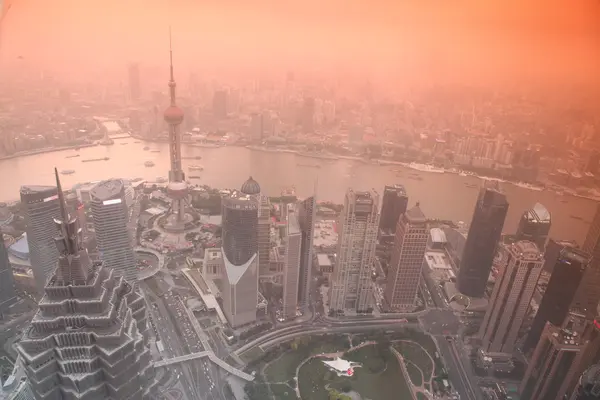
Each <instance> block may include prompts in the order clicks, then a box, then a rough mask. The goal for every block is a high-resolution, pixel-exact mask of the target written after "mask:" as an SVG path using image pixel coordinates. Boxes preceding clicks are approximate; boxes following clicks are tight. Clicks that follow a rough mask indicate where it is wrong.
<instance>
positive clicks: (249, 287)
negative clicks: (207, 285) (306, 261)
mask: <svg viewBox="0 0 600 400" xmlns="http://www.w3.org/2000/svg"><path fill="white" fill-rule="evenodd" d="M251 186H252V187H251ZM249 192H250V193H253V194H246V193H249ZM259 193H260V186H258V183H257V182H256V181H253V182H246V183H244V185H243V186H242V191H240V192H238V191H234V192H233V193H231V194H229V195H228V196H225V197H224V198H223V200H222V207H223V212H222V221H223V222H222V256H223V264H224V266H223V291H222V297H223V312H224V313H225V316H226V318H227V320H228V321H229V324H230V325H231V326H232V327H238V326H241V325H245V324H248V323H251V322H254V321H255V320H256V307H257V305H258V272H259V271H258V263H259V260H258V212H259V211H258V210H259V196H260V195H259Z"/></svg>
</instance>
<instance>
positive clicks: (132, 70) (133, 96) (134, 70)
mask: <svg viewBox="0 0 600 400" xmlns="http://www.w3.org/2000/svg"><path fill="white" fill-rule="evenodd" d="M128 73H129V98H130V100H131V101H137V100H139V99H140V97H141V90H142V89H141V83H140V66H139V64H131V65H129V68H128Z"/></svg>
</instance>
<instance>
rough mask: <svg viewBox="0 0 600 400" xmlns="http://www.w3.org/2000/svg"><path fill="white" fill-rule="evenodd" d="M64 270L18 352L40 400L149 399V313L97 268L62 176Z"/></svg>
mask: <svg viewBox="0 0 600 400" xmlns="http://www.w3.org/2000/svg"><path fill="white" fill-rule="evenodd" d="M55 173H56V183H57V187H58V195H59V201H60V205H61V218H60V219H55V220H54V221H55V224H56V227H57V229H58V236H57V237H56V238H55V242H56V247H57V249H58V252H59V258H58V263H57V266H56V269H55V271H54V273H53V274H52V276H51V278H50V279H49V280H48V282H47V283H46V286H45V289H44V296H43V298H42V299H41V300H40V302H39V310H38V312H37V313H36V315H35V316H34V317H33V320H32V321H31V325H30V326H29V327H28V328H27V329H25V331H24V333H23V337H22V339H21V341H20V342H19V344H18V345H17V350H18V352H19V354H20V355H21V357H22V360H23V364H24V368H25V373H26V375H27V377H28V379H29V382H30V384H31V389H32V391H33V394H34V397H35V398H36V399H49V400H59V399H85V400H87V399H106V400H117V399H119V400H120V399H132V400H137V399H149V398H150V394H151V387H152V382H153V381H154V379H153V378H154V367H153V364H152V359H151V355H150V350H149V348H148V341H147V340H148V338H147V336H148V335H147V321H146V307H145V302H144V299H143V297H142V296H140V294H139V293H138V292H137V291H135V290H134V288H133V286H132V285H131V284H129V283H128V282H127V281H126V280H125V278H123V277H117V276H116V275H115V274H114V273H113V271H112V270H111V269H109V268H106V267H104V266H103V265H102V263H101V262H96V263H93V262H92V261H91V260H90V257H89V255H88V253H87V250H86V249H85V248H84V247H83V246H82V240H81V239H82V234H81V233H82V231H81V229H80V228H79V223H78V220H77V218H76V217H73V216H70V215H69V213H68V212H67V208H66V205H65V201H64V197H63V194H62V193H63V192H62V190H61V186H60V181H59V178H58V172H57V171H56V170H55Z"/></svg>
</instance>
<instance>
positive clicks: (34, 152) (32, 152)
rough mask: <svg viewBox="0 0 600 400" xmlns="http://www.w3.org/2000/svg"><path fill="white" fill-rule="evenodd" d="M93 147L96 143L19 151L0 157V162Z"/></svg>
mask: <svg viewBox="0 0 600 400" xmlns="http://www.w3.org/2000/svg"><path fill="white" fill-rule="evenodd" d="M94 146H97V144H96V143H87V144H78V145H75V146H62V147H50V148H45V149H38V150H30V151H20V152H18V153H15V154H11V155H8V156H2V157H0V161H3V160H11V159H13V158H17V157H28V156H35V155H37V154H46V153H55V152H57V151H65V150H77V149H83V148H86V147H94Z"/></svg>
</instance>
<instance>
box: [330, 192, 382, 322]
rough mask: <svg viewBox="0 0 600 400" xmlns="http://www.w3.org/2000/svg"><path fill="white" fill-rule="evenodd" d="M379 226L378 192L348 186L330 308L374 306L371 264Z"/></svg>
mask: <svg viewBox="0 0 600 400" xmlns="http://www.w3.org/2000/svg"><path fill="white" fill-rule="evenodd" d="M378 227H379V195H378V194H377V193H376V192H375V191H369V192H355V191H353V190H352V189H348V191H347V192H346V200H345V203H344V210H343V212H342V215H341V216H340V221H339V229H338V231H339V242H338V251H337V261H336V264H335V268H334V271H333V277H332V286H331V289H332V290H331V298H330V304H329V307H330V309H331V310H333V311H336V312H339V311H350V312H358V313H365V312H368V311H369V310H370V309H371V307H372V298H373V282H372V281H371V267H372V265H373V261H374V258H375V246H376V244H377V230H378Z"/></svg>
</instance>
